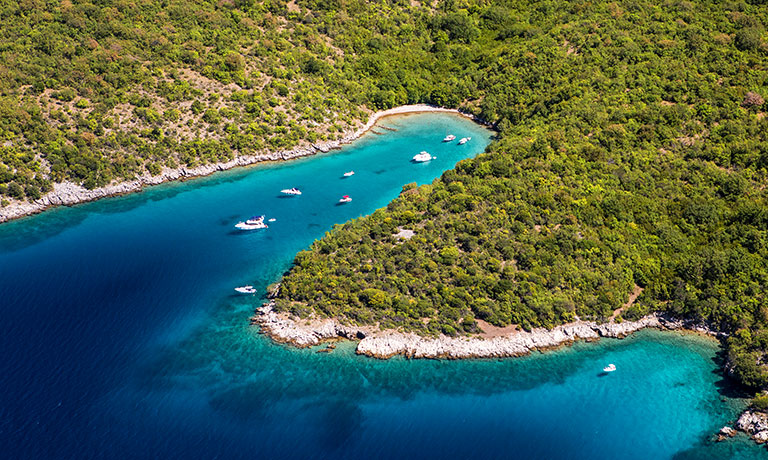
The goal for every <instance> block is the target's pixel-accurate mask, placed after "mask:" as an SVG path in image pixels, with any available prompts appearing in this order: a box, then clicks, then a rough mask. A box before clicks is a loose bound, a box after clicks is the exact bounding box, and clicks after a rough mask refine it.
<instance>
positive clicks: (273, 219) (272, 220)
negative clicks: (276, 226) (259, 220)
mask: <svg viewBox="0 0 768 460" xmlns="http://www.w3.org/2000/svg"><path fill="white" fill-rule="evenodd" d="M276 220H277V219H275V218H272V219H269V222H274V221H276Z"/></svg>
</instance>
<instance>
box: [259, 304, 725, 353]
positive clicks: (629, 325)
mask: <svg viewBox="0 0 768 460" xmlns="http://www.w3.org/2000/svg"><path fill="white" fill-rule="evenodd" d="M273 307H274V304H273V303H271V302H269V303H266V304H264V305H263V306H262V307H261V308H258V309H257V311H256V312H257V314H256V315H255V316H254V317H253V318H252V323H253V324H258V325H259V326H260V328H261V332H262V333H264V334H266V335H268V336H269V337H271V338H272V339H273V340H274V341H276V342H280V343H289V344H291V345H294V346H297V347H300V348H305V347H311V346H314V345H318V344H320V343H321V342H324V341H328V340H332V339H336V338H347V339H352V340H359V342H358V344H357V349H356V352H357V353H358V354H361V355H366V356H370V357H373V358H380V359H387V358H391V357H392V356H396V355H403V356H406V357H409V358H445V359H464V358H503V357H515V356H523V355H527V354H529V353H530V352H531V351H534V350H547V349H552V348H555V347H559V346H561V345H564V344H570V343H573V342H575V341H577V340H587V341H589V340H597V339H599V338H601V337H614V338H623V337H626V336H627V335H629V334H631V333H633V332H635V331H638V330H640V329H644V328H647V327H652V328H658V329H688V330H694V331H697V332H702V333H707V334H711V335H717V333H715V332H712V331H710V330H709V328H707V327H706V326H702V325H693V324H689V323H686V322H684V321H681V320H675V319H671V318H666V317H664V316H661V315H657V314H651V315H648V316H645V317H643V318H640V319H639V320H637V321H622V322H615V321H610V322H607V323H602V324H599V323H596V322H593V321H575V322H572V323H568V324H563V325H561V326H557V327H555V328H554V329H551V330H549V329H544V328H537V329H534V330H532V331H530V332H527V331H515V332H512V333H510V334H507V335H503V336H499V337H492V338H478V337H448V336H445V335H440V336H438V337H422V336H419V335H417V334H413V333H403V332H398V331H391V330H379V329H377V328H375V327H373V326H348V325H344V324H341V323H340V322H339V321H338V320H336V319H331V318H328V319H299V318H292V317H290V316H289V315H288V314H286V313H278V312H276V311H274V308H273Z"/></svg>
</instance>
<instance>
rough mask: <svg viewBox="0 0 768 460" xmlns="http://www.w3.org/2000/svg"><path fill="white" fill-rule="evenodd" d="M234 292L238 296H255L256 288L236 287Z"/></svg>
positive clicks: (249, 286)
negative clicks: (238, 294)
mask: <svg viewBox="0 0 768 460" xmlns="http://www.w3.org/2000/svg"><path fill="white" fill-rule="evenodd" d="M235 291H237V292H239V293H240V294H256V288H255V287H253V286H251V285H248V286H240V287H236V288H235Z"/></svg>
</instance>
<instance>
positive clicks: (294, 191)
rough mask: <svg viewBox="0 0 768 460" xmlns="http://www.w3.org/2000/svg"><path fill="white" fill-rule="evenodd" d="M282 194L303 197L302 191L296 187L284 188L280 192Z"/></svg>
mask: <svg viewBox="0 0 768 460" xmlns="http://www.w3.org/2000/svg"><path fill="white" fill-rule="evenodd" d="M280 193H285V194H286V195H301V190H299V189H297V188H296V187H292V188H284V189H282V190H280Z"/></svg>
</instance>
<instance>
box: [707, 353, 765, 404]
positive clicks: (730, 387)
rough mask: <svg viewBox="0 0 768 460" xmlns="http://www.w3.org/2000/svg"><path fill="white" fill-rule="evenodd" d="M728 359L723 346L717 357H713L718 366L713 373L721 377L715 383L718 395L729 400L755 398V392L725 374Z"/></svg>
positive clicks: (716, 354)
mask: <svg viewBox="0 0 768 460" xmlns="http://www.w3.org/2000/svg"><path fill="white" fill-rule="evenodd" d="M727 358H728V352H727V351H726V350H725V348H724V347H722V346H721V347H720V348H719V349H718V350H717V353H715V356H713V357H712V362H714V363H715V365H716V366H717V368H716V369H714V370H713V371H712V373H713V374H715V375H717V376H718V377H720V378H719V379H718V380H717V381H715V388H717V393H718V394H719V395H720V396H721V397H724V398H729V399H748V398H752V397H754V396H755V394H754V391H753V390H750V389H749V388H748V387H746V386H744V385H742V384H740V383H739V382H737V381H736V380H734V379H733V378H731V377H730V376H728V374H726V373H725V371H724V369H725V364H726V360H727Z"/></svg>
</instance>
